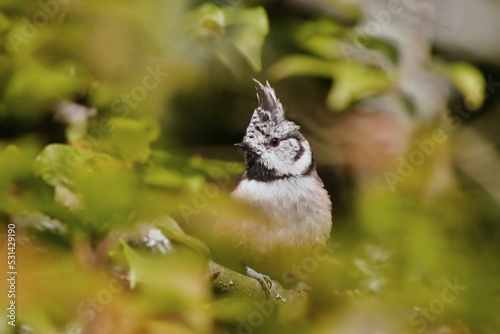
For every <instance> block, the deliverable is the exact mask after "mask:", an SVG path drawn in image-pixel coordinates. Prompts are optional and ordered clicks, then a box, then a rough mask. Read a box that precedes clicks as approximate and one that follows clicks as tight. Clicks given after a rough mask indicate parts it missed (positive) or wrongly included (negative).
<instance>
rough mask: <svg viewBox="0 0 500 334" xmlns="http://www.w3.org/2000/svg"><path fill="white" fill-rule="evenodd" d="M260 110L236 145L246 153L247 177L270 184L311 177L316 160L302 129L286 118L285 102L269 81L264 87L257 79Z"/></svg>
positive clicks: (258, 109)
mask: <svg viewBox="0 0 500 334" xmlns="http://www.w3.org/2000/svg"><path fill="white" fill-rule="evenodd" d="M254 81H255V84H256V88H257V99H258V101H259V105H258V107H257V108H256V109H255V111H254V113H253V115H252V119H251V121H250V124H249V125H248V128H247V131H246V134H245V137H244V138H243V141H242V142H241V143H237V144H235V145H236V146H238V147H241V148H242V149H243V150H244V151H245V161H246V170H245V174H244V175H243V177H244V178H246V179H250V180H256V181H262V182H270V181H274V180H277V179H284V178H288V177H299V176H301V175H309V174H310V173H311V172H312V171H313V170H314V169H315V166H314V159H313V156H312V152H311V148H310V146H309V143H308V142H307V140H306V139H305V138H304V136H302V134H301V133H300V132H299V128H300V127H299V126H298V125H296V124H295V123H293V122H291V121H288V120H287V119H286V118H285V112H284V110H283V106H282V105H281V102H280V101H279V100H278V99H277V97H276V94H275V92H274V89H273V88H271V86H270V85H269V82H266V85H265V86H264V85H263V84H261V83H260V82H259V81H257V80H255V79H254Z"/></svg>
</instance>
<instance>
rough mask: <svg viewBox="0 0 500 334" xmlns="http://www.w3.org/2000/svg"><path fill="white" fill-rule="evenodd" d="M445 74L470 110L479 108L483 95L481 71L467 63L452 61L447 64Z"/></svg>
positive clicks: (483, 83)
mask: <svg viewBox="0 0 500 334" xmlns="http://www.w3.org/2000/svg"><path fill="white" fill-rule="evenodd" d="M445 74H446V76H447V77H448V78H449V79H450V80H451V82H452V83H453V84H454V85H455V86H456V87H457V89H458V90H459V91H460V93H462V95H463V96H464V98H465V102H466V104H467V107H468V108H469V109H470V110H477V109H479V108H481V106H482V105H483V102H484V96H485V82H484V78H483V75H482V74H481V72H480V71H479V70H478V69H477V68H476V67H475V66H473V65H471V64H468V63H462V62H458V63H454V64H451V65H449V66H447V68H446V70H445Z"/></svg>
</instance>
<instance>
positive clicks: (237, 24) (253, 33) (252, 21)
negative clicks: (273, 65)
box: [226, 7, 269, 72]
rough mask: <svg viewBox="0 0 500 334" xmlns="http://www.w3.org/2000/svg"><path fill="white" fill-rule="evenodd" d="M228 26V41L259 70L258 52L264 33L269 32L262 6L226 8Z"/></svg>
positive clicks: (255, 69) (262, 42) (260, 65)
mask: <svg viewBox="0 0 500 334" xmlns="http://www.w3.org/2000/svg"><path fill="white" fill-rule="evenodd" d="M226 16H227V22H228V26H229V27H230V29H231V30H230V31H229V34H228V39H229V41H230V42H231V43H232V44H233V45H234V46H235V47H236V49H238V51H239V52H240V53H241V54H242V56H243V57H244V58H245V59H246V60H247V61H248V63H249V64H250V66H252V68H253V69H254V71H257V72H258V71H260V70H261V68H262V63H261V59H260V54H261V50H262V46H263V44H264V40H265V38H266V35H267V34H268V33H269V22H268V19H267V14H266V11H265V10H264V8H262V7H255V8H248V9H239V8H231V9H227V10H226Z"/></svg>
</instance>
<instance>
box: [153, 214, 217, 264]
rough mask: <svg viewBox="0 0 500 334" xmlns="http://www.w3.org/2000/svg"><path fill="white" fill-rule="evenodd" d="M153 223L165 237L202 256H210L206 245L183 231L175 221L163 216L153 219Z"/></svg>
mask: <svg viewBox="0 0 500 334" xmlns="http://www.w3.org/2000/svg"><path fill="white" fill-rule="evenodd" d="M154 225H155V226H156V227H160V228H161V229H162V231H163V233H164V234H165V236H166V237H167V238H169V239H170V240H173V241H177V242H179V243H181V244H183V245H186V246H187V247H189V248H191V249H192V250H194V251H196V252H197V253H199V254H202V255H203V256H205V257H207V258H210V250H209V249H208V247H207V246H206V245H205V244H204V243H203V242H201V241H200V240H198V239H196V238H194V237H192V236H190V235H188V234H186V233H184V231H183V230H182V229H181V227H180V226H179V224H177V222H176V221H175V220H174V219H173V218H171V217H169V216H164V217H160V218H157V219H155V221H154Z"/></svg>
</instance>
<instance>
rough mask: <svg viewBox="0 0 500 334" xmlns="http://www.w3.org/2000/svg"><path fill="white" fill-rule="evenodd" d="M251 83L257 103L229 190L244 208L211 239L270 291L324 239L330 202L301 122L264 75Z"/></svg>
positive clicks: (224, 255) (220, 225)
mask: <svg viewBox="0 0 500 334" xmlns="http://www.w3.org/2000/svg"><path fill="white" fill-rule="evenodd" d="M254 82H255V87H256V90H257V100H258V106H257V108H256V109H255V110H254V112H253V115H252V117H251V120H250V124H249V125H248V127H247V129H246V133H245V136H244V138H243V141H242V142H239V143H236V144H235V146H237V147H239V148H240V149H241V150H243V152H244V159H245V170H244V172H243V175H242V176H241V179H240V181H239V183H238V185H237V186H236V188H235V189H234V191H233V192H232V193H231V195H230V197H231V198H232V200H234V201H235V202H236V203H238V204H239V205H241V206H243V207H245V208H246V209H247V210H239V211H240V214H239V215H238V217H237V218H234V217H233V219H227V218H226V219H219V220H218V221H217V222H216V223H215V225H214V231H215V233H214V235H215V237H214V239H212V241H213V242H215V243H217V244H218V246H219V247H216V249H217V250H220V251H221V252H220V253H219V254H217V252H216V254H215V256H216V257H218V258H220V259H221V261H222V262H223V264H224V261H226V262H228V263H231V265H230V267H231V266H232V267H234V266H238V267H239V269H240V271H243V272H244V273H246V274H247V275H248V276H250V277H253V278H255V279H256V280H258V281H259V283H260V284H261V285H262V288H263V289H264V291H265V292H266V295H268V294H269V291H270V289H271V287H272V285H273V280H276V281H279V282H284V281H286V280H288V281H290V275H291V273H292V272H293V267H294V266H297V265H300V264H301V262H302V261H303V260H304V259H306V258H307V257H308V256H313V254H314V252H315V251H317V250H318V249H319V248H322V247H325V246H326V243H327V241H328V238H329V236H330V232H331V226H332V212H331V208H332V203H331V200H330V197H329V194H328V192H327V191H326V189H325V187H324V184H323V182H322V180H321V179H320V178H319V176H318V174H317V172H316V163H315V160H314V156H313V153H312V150H311V147H310V145H309V142H308V141H307V139H306V138H305V137H304V136H303V135H302V134H301V133H300V131H299V129H300V127H299V126H298V125H296V124H295V123H294V122H292V121H289V120H287V119H286V117H285V111H284V108H283V105H282V104H281V102H280V100H279V99H278V98H277V97H276V93H275V91H274V89H273V88H272V87H271V86H270V84H269V82H267V81H266V84H265V85H263V84H262V83H260V82H259V81H257V80H256V79H254ZM221 244H223V245H224V247H220V245H221ZM218 255H219V256H218ZM292 276H293V275H292ZM292 280H293V281H294V282H298V281H299V280H298V279H294V278H293V277H292Z"/></svg>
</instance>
